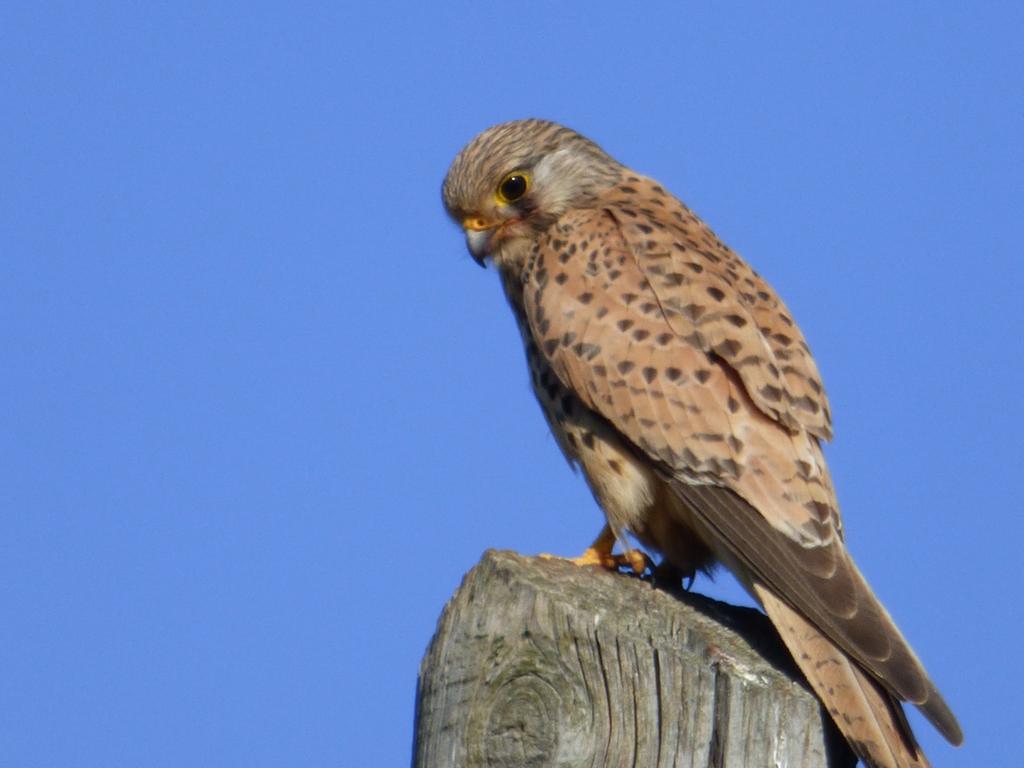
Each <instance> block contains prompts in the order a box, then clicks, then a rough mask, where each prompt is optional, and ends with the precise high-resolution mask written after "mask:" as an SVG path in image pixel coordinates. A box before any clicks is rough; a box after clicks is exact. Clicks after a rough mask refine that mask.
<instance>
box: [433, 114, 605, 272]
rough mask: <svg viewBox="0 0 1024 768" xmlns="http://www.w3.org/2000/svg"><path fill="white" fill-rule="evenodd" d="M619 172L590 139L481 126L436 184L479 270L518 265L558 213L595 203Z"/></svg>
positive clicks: (563, 131) (516, 126)
mask: <svg viewBox="0 0 1024 768" xmlns="http://www.w3.org/2000/svg"><path fill="white" fill-rule="evenodd" d="M622 172H623V167H622V166H621V165H620V164H619V163H617V162H616V161H615V160H613V159H612V158H611V157H609V156H608V155H607V154H606V153H605V152H604V150H602V149H601V148H600V147H599V146H597V145H596V144H595V143H594V142H592V141H590V140H589V139H587V138H585V137H583V136H581V135H580V134H578V133H576V132H575V131H572V130H570V129H568V128H565V127H563V126H561V125H558V124H556V123H551V122H548V121H546V120H536V119H530V120H514V121H512V122H508V123H502V124H501V125H496V126H494V127H493V128H488V129H487V130H486V131H484V132H483V133H481V134H480V135H479V136H477V137H476V138H475V139H473V140H472V141H471V142H469V144H467V145H466V146H465V148H463V150H462V151H461V152H459V154H458V155H457V156H456V158H455V160H454V161H453V162H452V165H451V168H449V169H448V174H447V176H445V180H444V185H443V187H442V196H443V199H444V205H445V208H446V209H447V210H448V214H449V215H450V216H451V217H452V218H453V219H454V220H455V222H456V223H457V224H459V226H461V227H462V228H463V230H465V233H466V245H467V247H468V248H469V252H470V254H472V256H473V259H474V260H475V261H476V262H477V263H478V264H480V265H481V266H483V264H484V259H486V258H487V257H492V258H493V259H494V260H495V261H497V262H498V264H499V266H500V265H502V264H507V263H510V262H512V261H516V260H519V259H520V258H522V255H523V254H524V253H525V246H526V245H527V244H528V243H530V242H531V241H532V240H533V239H534V238H535V237H536V235H537V233H538V232H540V231H543V230H544V229H546V228H547V227H548V226H550V225H551V224H552V223H553V222H554V221H556V220H557V219H558V217H559V216H561V215H562V214H563V213H565V212H566V211H567V210H569V209H573V208H586V207H589V206H591V205H593V204H594V202H595V200H597V199H598V197H599V195H600V193H601V192H602V191H603V190H605V189H607V188H608V187H611V186H613V185H614V184H615V183H616V182H617V181H618V180H619V178H620V177H621V176H622Z"/></svg>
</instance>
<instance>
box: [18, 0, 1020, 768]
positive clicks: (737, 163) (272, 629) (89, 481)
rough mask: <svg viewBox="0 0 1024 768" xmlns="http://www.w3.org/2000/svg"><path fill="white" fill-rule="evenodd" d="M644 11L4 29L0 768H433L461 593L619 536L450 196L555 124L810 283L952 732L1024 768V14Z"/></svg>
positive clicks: (889, 562) (971, 752) (846, 478)
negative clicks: (545, 124) (499, 133)
mask: <svg viewBox="0 0 1024 768" xmlns="http://www.w3.org/2000/svg"><path fill="white" fill-rule="evenodd" d="M624 5H625V4H609V5H607V6H605V7H600V6H597V5H594V4H592V3H579V4H574V3H566V4H559V6H558V8H557V9H553V8H551V9H549V8H548V6H549V4H548V3H540V2H537V3H531V2H518V3H505V4H501V5H485V4H483V3H478V2H473V3H469V2H464V3H448V4H444V5H435V4H432V3H415V4H414V3H408V4H390V3H377V4H359V5H356V4H347V5H345V4H322V5H312V6H306V5H300V4H287V5H286V4H281V5H279V6H274V5H267V4H261V3H257V4H254V3H238V4H227V3H223V4H215V7H211V4H206V3H197V4H191V3H149V4H134V3H133V4H127V3H125V4H118V3H90V4H87V3H68V4H66V5H55V4H50V3H41V2H40V3H31V4H28V3H26V4H15V3H5V4H3V6H2V10H0V104H2V110H3V116H2V118H0V361H2V369H0V679H2V684H0V764H2V765H4V766H16V767H25V768H28V767H29V766H47V767H49V766H180V765H195V766H236V765H237V766H243V765H244V766H284V765H303V766H378V765H379V766H384V765H405V764H407V763H408V759H409V752H410V746H411V739H412V717H413V708H412V705H413V695H414V690H415V683H416V672H417V665H418V663H419V660H420V657H421V655H422V653H423V652H424V650H425V648H426V645H427V642H428V640H429V638H430V636H431V633H432V631H433V629H434V624H435V621H436V619H437V617H438V615H439V613H440V611H441V608H442V606H443V604H444V601H445V600H446V599H447V597H448V596H449V595H450V594H451V593H452V591H453V590H454V588H455V587H456V586H457V584H458V583H459V580H460V578H461V576H462V574H463V573H464V572H465V571H466V570H467V569H468V568H469V567H471V566H472V565H473V564H474V563H475V562H476V561H477V559H478V558H479V556H480V554H481V552H482V551H483V550H484V549H485V548H487V547H502V548H512V549H516V550H519V551H522V552H527V553H535V552H540V551H552V552H561V553H565V554H576V553H578V552H579V551H580V550H581V549H582V547H583V546H584V545H585V544H586V543H587V542H588V541H589V540H590V537H591V536H592V535H593V534H594V533H595V532H596V531H597V528H598V526H599V521H600V516H599V513H598V512H597V510H596V508H595V507H594V505H593V503H592V501H591V500H590V498H589V496H588V493H587V491H586V490H585V488H584V486H583V483H582V481H581V480H580V479H579V478H576V477H573V476H572V475H571V474H570V472H568V471H567V469H566V467H565V464H564V462H563V461H562V459H561V458H560V457H559V455H558V453H557V451H556V448H555V445H554V443H553V441H552V439H551V438H550V436H549V435H548V433H547V429H546V427H545V425H544V424H543V422H542V419H541V417H540V414H539V411H538V409H537V407H536V405H535V404H534V403H533V402H532V399H531V395H530V393H529V391H528V387H527V382H526V376H525V373H524V368H523V363H522V359H521V350H520V347H519V341H518V339H517V337H516V332H515V329H514V327H513V323H512V320H511V317H510V315H509V313H508V311H507V309H506V307H505V306H504V300H503V298H502V297H501V295H500V291H499V287H498V284H497V280H496V278H495V275H494V274H493V272H492V273H485V272H482V271H480V270H478V269H477V268H476V267H475V266H474V265H473V263H472V262H471V260H470V259H469V257H468V255H467V254H466V252H465V249H464V247H463V243H462V239H461V237H460V235H459V233H458V231H457V230H456V228H455V227H454V226H452V225H451V224H450V223H449V222H448V221H447V220H446V219H445V217H444V214H443V211H442V209H441V204H440V201H439V186H440V182H441V179H442V177H443V174H444V172H445V170H446V168H447V165H448V163H449V161H450V160H451V158H452V157H453V156H454V154H455V153H456V151H457V150H458V149H459V148H460V147H461V146H462V145H463V144H464V143H465V142H466V141H467V140H468V139H470V138H471V137H472V136H473V135H474V134H475V133H476V132H478V131H479V130H481V129H483V128H484V127H486V126H488V125H490V124H492V123H495V122H498V121H502V120H506V119H510V118H514V117H525V116H530V115H536V116H543V117H548V118H552V119H556V120H559V121H562V122H564V123H566V124H569V125H571V126H573V127H575V128H577V129H578V130H580V131H582V132H584V133H586V134H588V135H590V136H591V137H592V138H594V139H595V140H597V141H598V142H599V143H601V144H602V145H603V146H604V147H605V148H606V149H607V150H608V151H609V152H611V153H612V154H613V155H615V156H616V157H617V158H619V159H621V160H622V161H624V162H626V163H627V164H629V165H631V166H633V167H635V168H636V169H638V170H640V171H643V172H646V173H649V174H651V175H653V176H655V177H657V178H658V179H660V180H661V181H663V182H664V183H665V184H666V185H667V186H668V187H669V188H670V189H672V190H673V191H675V192H676V193H677V194H679V195H680V196H682V197H683V198H685V199H686V200H687V201H688V202H689V203H690V204H691V205H692V206H693V207H694V208H695V209H696V210H697V211H698V212H700V213H701V214H702V215H703V216H704V217H705V218H706V219H707V220H708V221H709V222H710V223H711V224H712V226H713V227H714V228H715V229H716V230H717V231H718V233H719V234H720V235H721V236H722V237H723V239H725V240H726V241H727V242H729V243H730V244H732V245H733V246H734V247H735V248H737V249H738V250H739V251H740V252H741V253H742V254H744V255H745V256H747V258H748V259H749V260H750V261H751V262H753V264H754V265H755V266H756V268H758V269H759V270H760V271H761V272H763V273H764V274H765V275H766V276H767V277H768V278H769V280H770V281H771V282H772V283H773V284H774V285H775V286H776V288H777V289H778V290H779V291H780V293H781V294H782V295H783V296H784V297H785V299H786V301H787V302H788V303H789V305H790V307H791V309H792V310H793V311H794V313H795V314H796V317H797V318H798V320H799V322H800V324H801V325H802V327H803V328H804V330H805V331H806V334H807V336H808V337H809V339H810V342H811V344H812V347H813V349H814V350H815V353H816V356H817V359H818V361H819V364H820V367H821V369H822V371H823V374H824V376H825V381H826V386H827V387H828V390H829V393H830V395H831V398H832V404H833V410H834V413H835V422H836V434H837V438H836V440H835V443H834V444H833V445H832V446H830V448H829V451H828V456H829V459H830V462H831V466H832V468H833V472H834V475H835V479H836V483H837V485H838V488H839V492H840V498H841V500H842V503H843V508H844V512H845V515H846V521H847V527H848V531H849V541H850V546H851V548H852V550H853V552H854V554H855V556H856V557H857V559H858V561H859V562H860V564H861V565H862V567H863V569H864V570H865V572H866V573H867V574H868V576H869V578H870V579H871V581H872V583H873V584H874V586H875V587H876V588H877V591H878V592H879V594H880V595H881V596H882V597H883V599H884V600H885V601H886V603H887V604H888V606H889V607H890V609H891V611H892V613H893V614H894V616H895V617H896V618H897V620H898V621H899V623H900V624H901V626H902V627H903V628H904V630H905V631H906V633H907V635H908V636H909V637H910V638H911V640H912V642H913V643H914V645H915V647H916V648H917V650H918V651H919V653H920V655H921V656H922V658H923V659H924V660H925V662H926V663H927V665H928V667H929V669H930V670H931V672H932V673H933V674H934V676H935V678H936V680H937V681H938V682H939V684H940V686H941V687H942V689H943V690H944V692H945V693H946V695H947V698H948V699H949V701H950V702H951V703H952V704H953V705H954V708H955V709H956V711H957V712H958V714H959V716H960V718H961V719H962V722H963V725H964V730H965V732H966V735H967V745H966V746H965V747H963V748H962V749H960V750H954V749H952V748H950V747H947V746H945V744H944V743H943V742H942V741H941V739H940V738H939V737H938V736H937V734H935V732H934V731H932V730H931V729H930V728H929V727H928V726H927V725H925V724H924V723H923V721H922V720H921V719H920V718H919V717H917V716H916V714H915V715H914V716H913V722H914V723H915V725H916V726H917V727H918V732H919V733H920V736H921V739H922V741H923V743H924V745H925V747H926V748H927V750H928V752H929V754H930V755H931V757H932V758H933V760H934V762H935V763H936V765H938V766H981V765H992V766H998V765H1010V764H1013V763H1014V762H1015V761H1017V760H1019V758H1020V753H1021V749H1022V739H1021V729H1020V726H1019V711H1018V710H1019V706H1018V702H1019V692H1020V687H1021V683H1022V682H1024V681H1022V674H1021V671H1020V663H1019V656H1020V649H1019V647H1018V646H1019V643H1020V637H1021V627H1020V626H1019V622H1020V620H1021V617H1022V610H1021V599H1020V596H1019V584H1018V582H1019V576H1018V574H1019V570H1020V560H1021V555H1020V551H1021V550H1020V547H1021V533H1022V525H1021V506H1022V505H1021V496H1020V478H1021V473H1022V471H1024V470H1022V467H1021V457H1022V447H1024V446H1022V440H1021V431H1022V427H1021V425H1022V419H1024V408H1022V405H1021V392H1022V389H1024V382H1022V380H1021V379H1022V375H1021V372H1022V342H1021V338H1022V331H1024V327H1022V322H1021V296H1022V288H1024V285H1022V282H1024V281H1022V277H1024V270H1022V268H1021V257H1022V248H1021V240H1022V235H1021V232H1020V226H1021V223H1020V222H1021V214H1022V211H1024V194H1022V191H1024V190H1022V181H1021V180H1022V176H1024V164H1022V159H1024V157H1022V155H1024V153H1022V144H1024V142H1022V140H1021V137H1022V136H1024V96H1022V94H1024V75H1022V72H1024V57H1022V55H1021V39H1022V35H1024V12H1022V7H1024V6H1021V5H1020V4H1019V3H984V2H982V3H971V4H967V3H963V4H959V3H958V4H953V3H938V4H936V3H932V4H923V3H922V4H907V5H901V4H896V5H894V4H893V3H888V2H887V3H877V4H871V3H869V4H856V6H855V7H851V8H848V9H846V10H838V9H836V8H831V7H830V8H828V9H827V10H825V9H823V8H821V7H820V5H821V4H818V3H804V4H785V7H784V8H783V6H782V4H774V3H773V4H768V3H764V4H716V6H717V7H716V9H715V10H709V9H707V8H704V7H701V6H698V5H697V4H691V3H685V4H684V3H675V2H673V3H660V4H653V5H649V6H645V7H644V8H643V9H641V8H640V7H639V6H638V7H636V8H635V9H633V10H624V9H623V6H624ZM87 6H94V7H91V8H90V7H87ZM697 588H698V589H699V590H702V591H706V592H709V593H711V594H713V595H716V596H720V597H726V598H727V599H741V596H740V594H739V591H738V589H737V588H736V587H735V586H734V584H733V583H732V581H731V579H730V578H729V577H728V576H724V575H723V576H722V577H720V578H719V580H718V582H717V583H709V582H708V581H706V580H703V581H700V582H699V583H698V586H697Z"/></svg>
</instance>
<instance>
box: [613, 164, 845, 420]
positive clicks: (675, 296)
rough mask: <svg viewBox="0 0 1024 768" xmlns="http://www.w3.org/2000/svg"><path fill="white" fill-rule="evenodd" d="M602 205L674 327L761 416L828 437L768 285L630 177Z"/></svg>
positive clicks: (811, 372) (824, 410) (699, 224)
mask: <svg viewBox="0 0 1024 768" xmlns="http://www.w3.org/2000/svg"><path fill="white" fill-rule="evenodd" d="M608 203H609V205H608V207H607V208H606V210H607V211H608V212H609V213H610V214H611V215H612V216H613V217H614V218H615V219H616V221H617V222H618V224H619V231H620V232H621V233H622V236H623V238H624V239H625V240H626V242H627V243H628V245H629V248H630V250H631V251H632V253H633V255H634V257H635V258H636V260H637V262H638V265H639V267H640V269H641V270H642V271H643V272H644V274H645V275H646V276H647V277H648V279H649V282H650V285H651V288H652V290H653V291H654V294H655V295H656V296H657V299H658V302H659V303H660V305H661V307H662V310H663V311H664V314H665V319H666V321H667V322H668V324H669V325H670V326H671V327H672V328H673V330H675V331H676V332H677V333H678V334H679V335H680V336H682V337H684V338H687V339H689V340H690V341H691V342H692V343H693V345H694V346H695V347H698V348H700V349H703V350H705V351H707V352H713V353H714V354H716V355H718V356H719V357H721V358H722V359H723V360H725V361H727V362H728V363H729V364H730V366H731V367H732V368H733V370H735V371H736V372H737V373H738V374H739V376H740V378H741V380H742V381H743V384H744V386H745V388H746V390H747V392H748V394H749V395H750V397H751V399H752V400H753V401H754V403H755V404H756V405H757V407H758V408H759V409H760V410H761V411H763V412H764V413H766V414H767V415H769V416H771V417H772V418H774V419H776V420H777V421H779V422H781V423H782V424H785V425H786V426H787V427H789V428H791V429H799V428H803V429H806V430H807V431H808V432H810V433H811V434H813V435H816V436H818V437H821V438H823V439H825V440H828V439H830V438H831V436H832V420H831V414H830V411H829V404H828V398H827V397H826V395H825V391H824V388H823V387H822V384H821V376H820V374H819V373H818V367H817V365H815V363H814V358H813V357H811V353H810V349H809V348H808V346H807V342H806V341H805V340H804V337H803V334H802V333H801V332H800V329H799V328H798V327H797V326H796V323H794V322H793V319H792V317H791V316H790V314H789V311H788V310H787V309H786V306H785V305H784V304H783V303H782V300H781V299H779V297H778V296H777V295H776V293H775V291H774V290H772V288H771V286H769V285H768V283H766V282H765V281H764V280H763V279H762V278H761V276H760V275H758V274H757V273H756V272H755V271H754V270H753V269H751V268H750V266H749V265H748V264H747V263H746V262H745V261H743V259H741V258H740V257H739V256H738V255H737V254H736V253H734V252H733V251H732V250H731V249H730V248H729V247H728V246H726V245H725V244H724V243H723V242H722V241H721V240H719V239H718V238H717V237H716V236H715V233H714V232H712V231H711V229H710V228H709V227H708V226H707V225H706V224H705V223H704V222H703V221H701V220H700V219H699V218H697V216H696V215H694V213H693V212H692V211H690V210H689V209H688V208H687V207H686V206H684V205H683V204H682V203H680V202H679V201H678V200H676V199H675V198H673V197H671V196H670V195H668V193H666V192H665V191H664V190H663V189H662V187H661V186H659V185H658V184H657V183H656V182H654V181H652V180H650V179H645V178H636V177H634V178H633V179H630V181H629V183H627V184H625V185H623V186H620V187H618V188H616V189H615V191H614V192H613V193H612V194H611V195H610V196H609V198H608Z"/></svg>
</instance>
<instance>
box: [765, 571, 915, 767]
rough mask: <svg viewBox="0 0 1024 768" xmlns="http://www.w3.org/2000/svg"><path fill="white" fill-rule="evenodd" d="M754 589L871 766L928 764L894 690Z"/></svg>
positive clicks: (784, 607)
mask: <svg viewBox="0 0 1024 768" xmlns="http://www.w3.org/2000/svg"><path fill="white" fill-rule="evenodd" d="M753 587H754V591H755V593H756V594H757V597H758V599H759V600H760V601H761V603H762V605H763V606H764V609H765V611H766V612H767V613H768V616H769V618H771V620H772V622H773V623H774V624H775V626H776V627H777V628H778V630H779V633H780V634H781V635H782V639H783V641H784V642H785V643H786V646H787V647H788V648H789V650H790V652H791V653H792V654H793V658H794V660H795V661H796V663H797V665H798V666H799V667H800V669H801V671H802V672H803V673H804V676H805V677H806V678H807V681H808V682H809V683H810V684H811V687H812V688H813V689H814V691H815V693H817V694H818V697H819V698H820V699H821V700H822V702H823V703H824V704H825V707H826V709H827V710H828V712H829V714H830V715H831V716H832V719H833V720H835V722H836V725H837V726H838V727H839V730H840V731H842V733H843V736H844V737H846V740H847V741H848V742H849V743H850V745H851V747H853V750H854V752H856V753H857V756H858V757H859V758H860V759H861V760H863V761H864V763H865V764H866V765H868V766H869V768H929V763H928V760H927V759H926V758H925V756H924V753H923V752H922V751H921V749H920V747H919V746H918V744H917V741H916V740H915V739H914V735H913V733H911V730H910V726H909V724H908V723H907V720H906V717H905V716H904V714H903V708H902V707H901V706H900V704H899V702H897V701H896V700H895V699H894V698H893V696H892V694H890V693H889V692H888V691H886V690H885V689H883V688H882V686H881V685H879V683H877V682H876V681H875V680H874V678H872V677H871V676H870V675H869V674H867V673H866V672H864V671H863V670H862V669H860V667H858V666H857V664H856V663H854V662H853V661H851V659H850V658H849V656H847V655H846V654H845V653H843V651H842V650H840V649H839V648H838V647H836V645H835V644H834V643H833V642H832V641H831V640H829V639H828V637H826V636H825V635H823V634H822V633H821V632H819V631H818V630H817V629H815V628H814V627H813V626H812V625H811V624H810V623H809V622H808V621H807V620H806V619H804V618H803V617H802V616H801V615H800V614H798V613H797V612H796V611H794V610H793V609H792V608H790V607H789V605H787V604H786V603H785V602H783V601H782V600H781V599H779V598H778V597H776V596H775V595H774V594H772V593H771V592H770V591H769V590H768V589H767V588H765V587H764V586H762V585H760V584H757V583H755V584H754V585H753Z"/></svg>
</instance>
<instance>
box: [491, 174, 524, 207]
mask: <svg viewBox="0 0 1024 768" xmlns="http://www.w3.org/2000/svg"><path fill="white" fill-rule="evenodd" d="M528 187H529V182H528V181H527V180H526V177H525V176H523V175H522V174H519V173H510V174H509V175H508V176H506V177H505V178H504V180H502V182H501V186H500V187H498V192H499V194H500V195H501V196H502V197H503V198H504V199H505V200H506V201H507V202H510V203H514V202H515V201H516V200H518V199H519V198H521V197H522V196H523V195H525V194H526V190H527V188H528Z"/></svg>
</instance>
